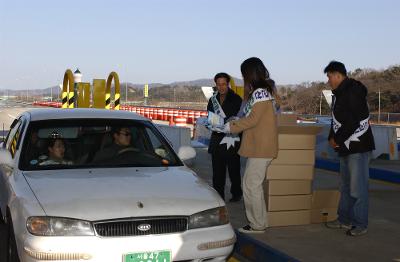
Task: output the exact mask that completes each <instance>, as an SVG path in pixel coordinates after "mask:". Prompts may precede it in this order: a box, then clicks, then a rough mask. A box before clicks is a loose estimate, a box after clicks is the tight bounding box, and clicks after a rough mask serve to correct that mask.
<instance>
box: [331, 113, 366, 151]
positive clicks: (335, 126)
mask: <svg viewBox="0 0 400 262" xmlns="http://www.w3.org/2000/svg"><path fill="white" fill-rule="evenodd" d="M332 120H333V123H332V128H333V132H335V134H336V133H337V131H338V130H339V128H340V127H341V126H342V124H341V123H340V122H339V121H337V119H336V118H335V115H334V114H333V112H332ZM368 128H369V116H368V117H367V118H366V119H364V120H361V121H360V126H359V127H358V128H357V129H356V130H355V131H354V133H353V134H352V135H351V136H350V137H349V138H348V139H347V140H346V141H344V144H345V146H346V147H347V149H350V142H352V141H354V142H359V141H360V139H358V138H359V137H360V136H362V135H363V134H365V132H367V130H368Z"/></svg>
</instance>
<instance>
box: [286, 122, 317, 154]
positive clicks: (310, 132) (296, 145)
mask: <svg viewBox="0 0 400 262" xmlns="http://www.w3.org/2000/svg"><path fill="white" fill-rule="evenodd" d="M321 130H322V127H320V126H315V125H313V126H305V125H285V126H283V125H282V126H278V145H279V149H314V148H315V139H316V135H317V134H318V133H319V132H321Z"/></svg>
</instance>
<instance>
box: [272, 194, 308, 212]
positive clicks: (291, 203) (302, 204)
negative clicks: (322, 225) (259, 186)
mask: <svg viewBox="0 0 400 262" xmlns="http://www.w3.org/2000/svg"><path fill="white" fill-rule="evenodd" d="M267 197H268V200H267V201H266V202H267V210H268V211H289V210H304V209H310V208H311V197H312V195H311V194H310V195H289V196H267Z"/></svg>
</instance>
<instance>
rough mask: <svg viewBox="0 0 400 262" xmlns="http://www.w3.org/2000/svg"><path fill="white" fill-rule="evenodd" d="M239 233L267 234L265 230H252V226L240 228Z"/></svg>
mask: <svg viewBox="0 0 400 262" xmlns="http://www.w3.org/2000/svg"><path fill="white" fill-rule="evenodd" d="M238 231H239V232H242V233H247V234H248V233H250V234H262V233H264V232H265V229H262V230H257V229H254V228H252V227H251V226H250V225H247V226H244V227H241V228H239V229H238Z"/></svg>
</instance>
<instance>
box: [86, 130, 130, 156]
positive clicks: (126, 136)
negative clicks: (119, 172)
mask: <svg viewBox="0 0 400 262" xmlns="http://www.w3.org/2000/svg"><path fill="white" fill-rule="evenodd" d="M131 137H132V134H131V130H130V129H129V128H127V127H116V128H114V129H113V130H112V138H113V143H112V145H111V146H108V147H105V148H103V149H100V150H99V151H98V152H97V153H96V155H95V156H94V158H93V162H94V163H102V162H103V163H107V162H110V161H113V160H114V159H116V157H118V155H120V154H122V153H123V152H125V151H127V150H132V149H133V148H132V146H131Z"/></svg>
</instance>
